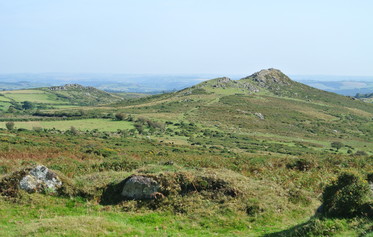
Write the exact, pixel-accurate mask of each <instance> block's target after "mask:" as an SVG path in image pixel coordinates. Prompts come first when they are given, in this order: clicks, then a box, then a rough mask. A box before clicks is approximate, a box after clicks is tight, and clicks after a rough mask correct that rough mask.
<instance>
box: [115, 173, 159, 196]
mask: <svg viewBox="0 0 373 237" xmlns="http://www.w3.org/2000/svg"><path fill="white" fill-rule="evenodd" d="M158 190H159V184H158V183H157V181H155V180H154V179H152V178H149V177H145V176H140V175H134V176H131V177H129V178H127V180H126V182H125V183H124V186H123V191H122V193H121V194H122V196H123V197H125V198H127V199H135V200H145V199H152V198H153V197H152V196H153V195H152V194H154V193H156V192H158Z"/></svg>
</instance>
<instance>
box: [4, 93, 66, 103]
mask: <svg viewBox="0 0 373 237" xmlns="http://www.w3.org/2000/svg"><path fill="white" fill-rule="evenodd" d="M2 94H4V95H5V96H6V97H8V98H10V99H11V100H14V101H17V102H23V101H30V102H34V103H45V104H67V103H68V102H66V101H63V100H59V99H58V98H57V96H55V95H53V94H51V93H47V92H44V91H41V90H16V91H4V92H2Z"/></svg>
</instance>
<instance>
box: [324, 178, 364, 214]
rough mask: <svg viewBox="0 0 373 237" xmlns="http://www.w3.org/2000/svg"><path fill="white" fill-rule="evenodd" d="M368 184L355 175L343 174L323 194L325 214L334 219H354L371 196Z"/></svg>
mask: <svg viewBox="0 0 373 237" xmlns="http://www.w3.org/2000/svg"><path fill="white" fill-rule="evenodd" d="M370 192H371V191H370V188H369V185H368V183H367V182H366V181H365V180H364V179H362V178H361V177H360V176H358V175H356V174H354V173H343V174H341V175H340V176H339V177H338V179H337V180H335V181H334V182H332V183H331V184H330V185H328V186H327V187H326V188H325V190H324V192H323V196H322V198H323V211H322V212H323V213H324V214H325V215H326V216H332V217H354V216H359V215H361V214H362V212H361V209H362V207H363V205H364V204H365V203H366V202H367V201H368V199H369V195H370Z"/></svg>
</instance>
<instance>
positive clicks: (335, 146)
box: [330, 142, 344, 151]
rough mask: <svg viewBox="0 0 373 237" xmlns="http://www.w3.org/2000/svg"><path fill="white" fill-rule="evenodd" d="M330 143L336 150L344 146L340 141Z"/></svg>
mask: <svg viewBox="0 0 373 237" xmlns="http://www.w3.org/2000/svg"><path fill="white" fill-rule="evenodd" d="M330 145H331V147H333V148H335V149H337V151H338V150H339V149H341V148H342V147H344V144H343V143H342V142H332V143H331V144H330Z"/></svg>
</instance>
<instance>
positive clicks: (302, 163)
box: [286, 158, 314, 171]
mask: <svg viewBox="0 0 373 237" xmlns="http://www.w3.org/2000/svg"><path fill="white" fill-rule="evenodd" d="M313 166H314V164H313V163H312V162H311V161H309V160H306V159H303V158H302V159H297V160H295V161H293V162H291V163H289V164H287V165H286V168H288V169H293V170H299V171H307V170H309V169H311V168H312V167H313Z"/></svg>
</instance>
